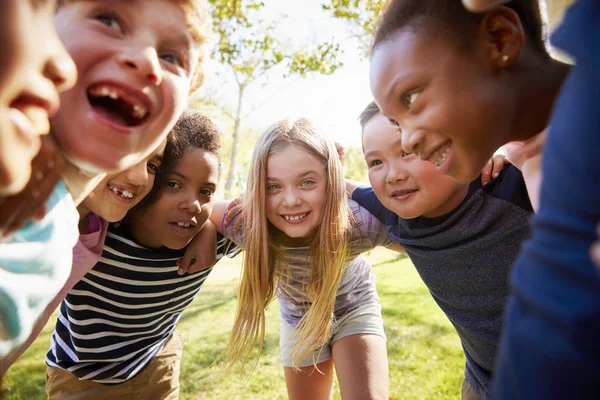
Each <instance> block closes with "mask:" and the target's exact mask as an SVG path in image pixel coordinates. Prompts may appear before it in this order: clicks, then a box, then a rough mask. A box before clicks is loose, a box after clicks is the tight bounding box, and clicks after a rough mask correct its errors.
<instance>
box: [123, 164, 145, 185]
mask: <svg viewBox="0 0 600 400" xmlns="http://www.w3.org/2000/svg"><path fill="white" fill-rule="evenodd" d="M146 164H147V163H146V161H142V162H140V163H137V164H136V165H134V166H133V167H131V168H129V169H128V170H127V172H126V175H125V176H126V178H127V181H128V182H129V183H130V184H132V185H134V186H139V187H145V186H146V185H148V167H147V166H146Z"/></svg>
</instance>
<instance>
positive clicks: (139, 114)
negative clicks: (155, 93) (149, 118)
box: [133, 104, 148, 119]
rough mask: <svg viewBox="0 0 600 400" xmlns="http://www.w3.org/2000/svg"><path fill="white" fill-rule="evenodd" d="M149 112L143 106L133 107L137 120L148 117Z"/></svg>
mask: <svg viewBox="0 0 600 400" xmlns="http://www.w3.org/2000/svg"><path fill="white" fill-rule="evenodd" d="M147 112H148V110H147V109H146V107H144V106H142V105H139V104H138V105H135V106H133V116H134V117H136V118H137V119H142V118H144V117H145V116H146V113H147Z"/></svg>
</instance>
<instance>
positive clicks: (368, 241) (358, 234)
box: [348, 200, 394, 254]
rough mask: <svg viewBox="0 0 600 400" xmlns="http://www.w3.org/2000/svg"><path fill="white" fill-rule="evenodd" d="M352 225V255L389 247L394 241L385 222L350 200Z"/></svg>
mask: <svg viewBox="0 0 600 400" xmlns="http://www.w3.org/2000/svg"><path fill="white" fill-rule="evenodd" d="M348 207H349V208H350V211H351V223H352V242H351V248H352V253H356V254H358V253H362V252H365V251H368V250H371V249H373V248H375V247H377V246H388V245H390V244H392V243H394V241H393V240H392V239H391V238H390V237H389V236H388V235H387V232H386V227H385V224H384V223H383V222H381V221H380V220H379V219H377V218H375V216H374V215H373V214H371V213H370V212H369V210H367V209H366V208H363V207H361V206H360V205H359V204H358V203H357V202H355V201H353V200H348Z"/></svg>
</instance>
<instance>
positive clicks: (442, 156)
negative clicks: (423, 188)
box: [425, 141, 452, 167]
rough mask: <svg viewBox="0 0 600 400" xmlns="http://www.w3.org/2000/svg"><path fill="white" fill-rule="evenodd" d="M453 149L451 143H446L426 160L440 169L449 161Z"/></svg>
mask: <svg viewBox="0 0 600 400" xmlns="http://www.w3.org/2000/svg"><path fill="white" fill-rule="evenodd" d="M451 149H452V143H451V142H450V141H447V142H444V143H443V144H442V145H441V146H440V147H438V148H437V149H435V150H434V151H432V152H431V153H430V154H429V156H428V157H427V158H426V159H425V160H426V161H429V162H430V163H432V164H433V165H435V166H436V167H439V166H440V165H442V164H443V163H444V161H446V159H448V156H449V155H450V150H451Z"/></svg>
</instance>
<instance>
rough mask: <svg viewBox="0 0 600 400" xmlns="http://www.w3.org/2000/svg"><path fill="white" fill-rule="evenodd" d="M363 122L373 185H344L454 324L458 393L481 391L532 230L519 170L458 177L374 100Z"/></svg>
mask: <svg viewBox="0 0 600 400" xmlns="http://www.w3.org/2000/svg"><path fill="white" fill-rule="evenodd" d="M360 123H361V126H362V132H363V134H362V145H363V150H364V154H365V161H366V163H367V167H368V170H369V181H370V182H371V186H372V188H356V189H355V187H356V185H348V186H349V187H348V191H349V192H350V193H352V198H353V199H354V200H356V201H357V202H358V203H359V204H360V205H361V206H363V207H365V208H366V209H368V210H369V211H370V212H372V213H373V214H374V215H375V216H377V218H379V219H380V220H381V221H385V223H386V225H387V231H388V234H389V235H390V237H391V238H392V239H393V240H395V241H396V242H397V243H398V244H400V245H401V246H402V247H404V249H405V250H406V252H407V253H408V255H409V256H410V258H411V261H412V262H413V264H414V265H415V267H416V269H417V271H418V272H419V274H420V275H421V278H422V279H423V281H424V282H425V284H426V285H427V287H428V288H429V290H430V292H431V294H432V296H433V298H434V300H435V301H436V302H437V303H438V305H439V306H440V308H441V309H442V310H443V311H444V313H445V314H446V315H447V316H448V318H449V319H450V321H451V322H452V324H453V325H454V327H455V329H456V331H457V333H458V335H459V336H460V339H461V342H462V345H463V349H464V352H465V357H466V367H465V379H464V382H463V387H462V398H463V399H479V398H486V397H487V396H488V395H489V389H490V382H491V377H492V375H493V371H494V357H495V355H496V351H497V347H498V344H499V342H500V332H501V327H502V315H503V311H504V305H505V303H506V299H507V297H508V293H509V288H508V276H509V271H510V267H511V265H512V263H513V262H514V260H515V259H516V257H517V254H518V252H519V249H520V246H521V244H522V242H523V241H525V240H526V239H527V238H528V237H529V234H530V230H529V217H530V215H531V212H532V209H531V205H530V203H529V200H528V197H527V190H526V188H525V184H524V182H523V177H522V175H521V173H520V172H519V171H518V170H517V169H516V168H515V167H513V166H508V167H506V168H505V169H504V170H502V171H501V172H500V174H499V175H498V177H497V178H496V179H494V180H493V181H491V182H490V183H488V184H487V185H485V186H483V185H482V183H481V181H480V179H479V178H477V179H475V180H474V181H473V182H472V183H471V184H462V183H457V182H456V181H454V180H453V179H451V178H450V177H448V176H445V175H443V174H441V173H440V172H439V171H438V170H437V169H436V167H435V165H433V164H432V163H430V162H427V161H423V160H421V159H419V157H417V156H416V155H414V154H407V153H406V152H404V151H403V150H402V142H401V140H402V135H401V134H399V132H398V131H397V128H396V127H394V126H393V125H392V124H391V123H390V122H389V120H388V119H387V118H386V117H384V116H383V114H381V113H380V112H379V108H378V107H377V104H375V103H374V102H373V103H371V104H370V105H369V106H368V107H367V108H366V109H365V110H364V111H363V113H362V114H361V116H360ZM354 189H355V190H354ZM384 207H385V208H384Z"/></svg>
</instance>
